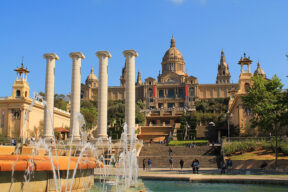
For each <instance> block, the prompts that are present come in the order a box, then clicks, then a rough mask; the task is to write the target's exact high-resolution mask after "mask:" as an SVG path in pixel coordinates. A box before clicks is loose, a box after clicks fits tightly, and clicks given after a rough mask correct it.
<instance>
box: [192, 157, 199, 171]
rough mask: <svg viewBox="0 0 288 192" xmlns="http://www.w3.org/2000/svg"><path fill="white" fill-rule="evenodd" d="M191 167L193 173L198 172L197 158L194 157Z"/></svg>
mask: <svg viewBox="0 0 288 192" xmlns="http://www.w3.org/2000/svg"><path fill="white" fill-rule="evenodd" d="M191 167H192V169H193V173H194V174H195V173H197V174H198V172H199V161H198V159H194V161H193V162H192V165H191Z"/></svg>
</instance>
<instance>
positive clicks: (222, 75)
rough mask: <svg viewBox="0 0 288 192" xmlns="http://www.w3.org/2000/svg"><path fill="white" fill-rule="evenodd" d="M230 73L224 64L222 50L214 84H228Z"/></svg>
mask: <svg viewBox="0 0 288 192" xmlns="http://www.w3.org/2000/svg"><path fill="white" fill-rule="evenodd" d="M230 78H231V75H230V72H229V66H228V65H227V63H226V59H225V55H224V51H223V49H222V51H221V58H220V64H219V65H218V73H217V77H216V83H217V84H228V83H230Z"/></svg>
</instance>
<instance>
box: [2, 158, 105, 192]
mask: <svg viewBox="0 0 288 192" xmlns="http://www.w3.org/2000/svg"><path fill="white" fill-rule="evenodd" d="M68 160H69V157H67V156H58V157H55V156H54V157H52V162H53V165H54V167H55V169H56V173H57V170H58V167H59V173H60V179H59V180H58V182H61V185H58V186H61V191H65V187H66V183H68V185H67V186H68V190H69V191H70V184H71V182H72V176H73V170H74V169H75V168H76V166H77V161H78V157H70V166H69V167H68ZM100 167H102V168H103V164H102V163H100V162H98V161H97V159H96V158H91V157H83V158H81V159H80V161H79V164H78V166H77V172H76V175H75V178H74V181H73V185H72V191H88V190H89V189H90V188H91V187H92V185H93V184H94V168H100ZM13 169H14V174H13V182H11V181H12V170H13ZM68 169H69V170H70V171H69V176H68V179H66V177H67V170H68ZM28 172H31V173H30V174H27V173H28ZM24 176H26V179H25V177H24ZM27 181H29V182H27ZM0 189H1V191H29V192H30V191H31V192H33V191H35V192H36V191H37V192H38V191H39V192H40V191H43V192H44V191H45V192H46V191H56V185H55V180H54V178H53V167H52V165H51V159H50V158H49V157H48V156H32V155H19V156H18V157H17V155H0ZM11 189H12V190H11ZM58 190H59V189H58Z"/></svg>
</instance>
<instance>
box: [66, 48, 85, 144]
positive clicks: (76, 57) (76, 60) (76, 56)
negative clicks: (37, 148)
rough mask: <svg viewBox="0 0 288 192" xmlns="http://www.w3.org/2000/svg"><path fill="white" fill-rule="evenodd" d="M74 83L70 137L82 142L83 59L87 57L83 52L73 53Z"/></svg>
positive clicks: (71, 55)
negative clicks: (80, 124)
mask: <svg viewBox="0 0 288 192" xmlns="http://www.w3.org/2000/svg"><path fill="white" fill-rule="evenodd" d="M69 56H70V57H71V58H72V61H73V66H72V83H71V117H70V137H72V134H73V139H74V140H80V127H79V114H80V100H81V98H80V96H81V59H85V56H84V55H83V53H81V52H72V53H70V55H69Z"/></svg>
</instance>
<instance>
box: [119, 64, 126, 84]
mask: <svg viewBox="0 0 288 192" xmlns="http://www.w3.org/2000/svg"><path fill="white" fill-rule="evenodd" d="M125 84H126V61H125V66H124V67H123V68H122V75H121V77H120V85H121V87H125Z"/></svg>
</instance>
